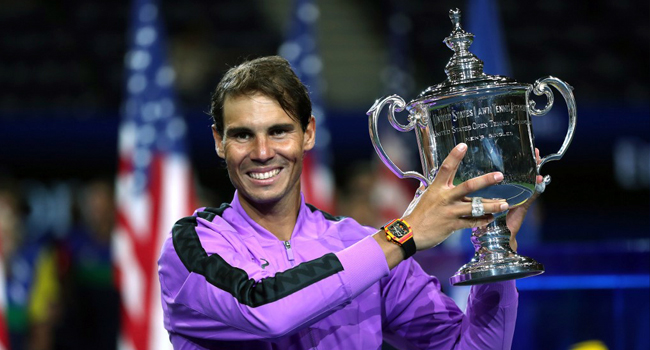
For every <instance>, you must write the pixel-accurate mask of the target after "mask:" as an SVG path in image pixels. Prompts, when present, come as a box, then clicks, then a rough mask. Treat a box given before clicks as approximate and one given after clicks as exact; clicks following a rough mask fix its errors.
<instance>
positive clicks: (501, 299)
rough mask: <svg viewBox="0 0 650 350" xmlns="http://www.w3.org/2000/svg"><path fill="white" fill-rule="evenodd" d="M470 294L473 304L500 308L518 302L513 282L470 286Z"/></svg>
mask: <svg viewBox="0 0 650 350" xmlns="http://www.w3.org/2000/svg"><path fill="white" fill-rule="evenodd" d="M471 294H472V297H473V299H474V302H478V303H489V304H497V305H498V306H500V307H506V306H510V305H513V304H515V305H516V304H517V302H518V300H519V291H517V287H516V284H515V280H510V281H503V282H494V283H486V284H481V285H475V286H472V291H471Z"/></svg>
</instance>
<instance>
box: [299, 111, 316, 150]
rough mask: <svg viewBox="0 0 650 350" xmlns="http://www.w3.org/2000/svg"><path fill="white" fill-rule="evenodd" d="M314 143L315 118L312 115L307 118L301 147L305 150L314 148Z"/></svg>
mask: <svg viewBox="0 0 650 350" xmlns="http://www.w3.org/2000/svg"><path fill="white" fill-rule="evenodd" d="M315 144H316V118H315V117H314V116H313V115H312V116H311V117H310V118H309V123H308V124H307V129H305V138H304V139H303V142H302V148H303V150H305V151H309V150H310V149H312V148H314V145H315Z"/></svg>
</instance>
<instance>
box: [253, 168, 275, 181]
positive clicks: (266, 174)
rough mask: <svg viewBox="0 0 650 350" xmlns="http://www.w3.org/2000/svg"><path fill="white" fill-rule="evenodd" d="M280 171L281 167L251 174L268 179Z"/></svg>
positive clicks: (257, 178)
mask: <svg viewBox="0 0 650 350" xmlns="http://www.w3.org/2000/svg"><path fill="white" fill-rule="evenodd" d="M279 173H280V169H275V170H271V171H267V172H265V173H250V174H249V176H250V177H252V178H253V179H256V180H266V179H269V178H272V177H273V176H275V175H277V174H279Z"/></svg>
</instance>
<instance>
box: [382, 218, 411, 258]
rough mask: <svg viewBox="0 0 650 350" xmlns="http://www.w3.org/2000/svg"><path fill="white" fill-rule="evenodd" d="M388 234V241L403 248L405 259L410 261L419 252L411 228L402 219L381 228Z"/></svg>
mask: <svg viewBox="0 0 650 350" xmlns="http://www.w3.org/2000/svg"><path fill="white" fill-rule="evenodd" d="M381 229H382V230H384V232H386V239H387V240H388V241H389V242H393V243H395V244H397V245H398V246H400V247H401V248H402V251H404V259H408V258H409V257H411V256H412V255H413V254H415V252H416V251H417V249H416V247H415V241H413V230H412V229H411V226H410V225H409V224H408V223H407V222H406V221H404V220H402V219H395V220H393V221H391V222H389V223H388V224H386V225H384V227H382V228H381Z"/></svg>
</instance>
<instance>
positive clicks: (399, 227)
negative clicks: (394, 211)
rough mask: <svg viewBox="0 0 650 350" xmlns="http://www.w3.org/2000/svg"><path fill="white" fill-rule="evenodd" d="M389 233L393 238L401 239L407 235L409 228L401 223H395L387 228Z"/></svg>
mask: <svg viewBox="0 0 650 350" xmlns="http://www.w3.org/2000/svg"><path fill="white" fill-rule="evenodd" d="M388 229H389V230H390V232H391V233H392V234H393V236H395V238H398V239H399V238H402V237H404V236H406V235H407V234H408V233H409V231H410V230H409V228H408V226H406V224H405V223H404V222H403V221H395V222H394V223H393V224H392V225H390V227H388Z"/></svg>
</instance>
